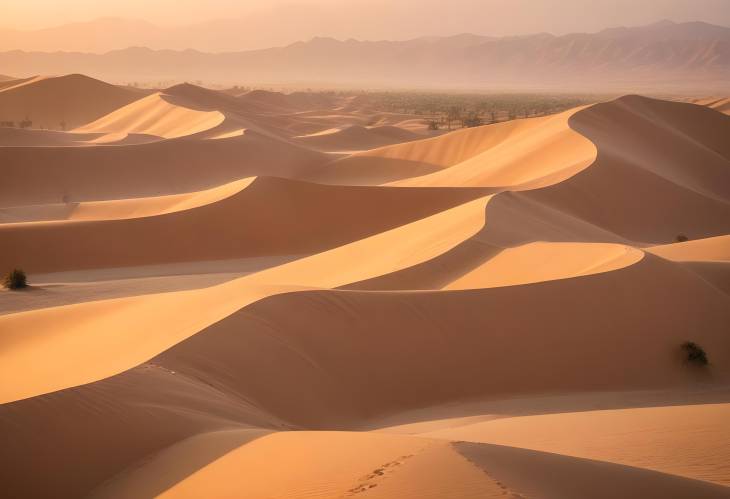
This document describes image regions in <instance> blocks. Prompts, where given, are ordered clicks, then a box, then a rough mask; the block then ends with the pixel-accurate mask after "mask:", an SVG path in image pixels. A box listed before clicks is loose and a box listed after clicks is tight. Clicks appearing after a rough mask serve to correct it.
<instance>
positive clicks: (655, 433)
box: [418, 403, 730, 485]
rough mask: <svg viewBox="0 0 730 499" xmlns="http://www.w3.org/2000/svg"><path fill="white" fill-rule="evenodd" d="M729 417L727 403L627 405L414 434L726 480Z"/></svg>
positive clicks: (500, 420)
mask: <svg viewBox="0 0 730 499" xmlns="http://www.w3.org/2000/svg"><path fill="white" fill-rule="evenodd" d="M728 416H730V404H728V403H724V404H696V405H669V406H663V407H638V408H637V407H630V408H619V409H609V410H586V411H582V412H570V411H565V412H558V413H554V414H539V415H529V416H518V417H509V416H508V417H503V418H497V419H492V420H491V421H478V422H465V423H464V424H461V425H459V424H455V425H454V426H453V427H451V428H445V429H440V430H436V431H427V432H423V433H418V435H419V436H424V437H429V438H443V439H446V440H451V441H464V440H466V441H470V442H484V443H494V444H499V445H509V446H513V447H522V448H527V449H534V450H540V451H544V452H555V453H559V454H565V455H571V456H575V457H581V458H588V459H598V460H601V461H609V462H613V463H617V464H623V465H628V466H636V467H640V468H647V469H652V470H654V471H660V472H663V473H671V474H673V475H680V476H684V477H687V478H695V479H701V480H706V481H709V482H715V483H720V484H723V485H730V480H729V478H730V477H728V476H727V471H728V465H727V463H728V462H730V448H728V446H727V445H725V444H726V442H727V441H728V439H729V438H730V427H728V425H727V424H725V421H727V418H728ZM700 425H701V427H702V431H701V432H699V431H697V428H698V426H700Z"/></svg>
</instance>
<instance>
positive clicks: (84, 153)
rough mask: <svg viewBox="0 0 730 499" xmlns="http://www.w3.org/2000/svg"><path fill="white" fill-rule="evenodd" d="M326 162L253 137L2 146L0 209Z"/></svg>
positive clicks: (141, 193) (205, 185) (182, 188)
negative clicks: (47, 145)
mask: <svg viewBox="0 0 730 499" xmlns="http://www.w3.org/2000/svg"><path fill="white" fill-rule="evenodd" d="M324 160H325V159H324V158H323V156H322V155H321V153H318V152H315V151H309V150H306V149H303V148H301V147H297V146H294V145H290V144H287V143H284V142H281V141H278V140H276V139H272V138H270V137H266V136H263V135H260V134H257V133H254V132H249V133H246V134H245V135H243V136H237V137H231V138H227V139H220V140H188V139H186V138H180V139H172V140H166V141H160V142H155V143H149V144H140V145H136V146H134V147H129V146H124V145H110V146H104V147H59V148H54V147H4V148H0V161H2V163H3V165H4V171H5V173H6V178H7V180H8V182H7V183H3V184H2V185H1V186H0V205H2V206H5V207H10V206H19V205H24V204H49V203H59V202H63V201H64V200H66V201H67V202H81V201H101V200H108V199H123V198H130V197H131V198H139V197H150V196H159V195H167V194H181V193H186V192H193V191H197V190H202V189H210V188H213V187H215V186H217V185H220V184H223V183H229V182H232V181H236V180H239V179H241V178H245V177H251V176H257V175H272V176H280V177H297V176H299V175H301V174H302V172H304V171H307V169H309V168H311V167H314V166H315V165H319V164H321V163H322V162H323V161H324ZM13 185H24V186H25V187H24V188H23V190H22V191H19V190H17V189H15V188H13V187H12V186H13Z"/></svg>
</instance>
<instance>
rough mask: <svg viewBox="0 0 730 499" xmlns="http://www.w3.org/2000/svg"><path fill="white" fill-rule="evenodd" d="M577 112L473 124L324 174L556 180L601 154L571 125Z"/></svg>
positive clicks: (479, 181)
mask: <svg viewBox="0 0 730 499" xmlns="http://www.w3.org/2000/svg"><path fill="white" fill-rule="evenodd" d="M576 112H578V110H572V111H568V112H566V113H561V114H558V115H555V116H549V117H545V118H531V119H526V120H516V121H510V122H506V123H499V124H496V125H489V126H483V127H477V128H469V129H464V130H459V131H456V132H453V133H450V134H447V135H444V136H440V137H434V138H430V139H425V140H421V141H416V142H411V143H407V144H398V145H394V146H390V147H384V148H381V149H376V150H373V151H368V152H364V153H360V154H356V155H353V156H351V157H349V158H346V159H343V160H340V161H337V162H335V163H332V164H330V165H328V166H327V168H324V169H323V170H322V171H321V173H320V177H319V178H318V179H319V180H321V181H325V182H343V183H364V184H381V183H386V182H390V181H396V180H400V179H402V180H400V181H399V182H396V183H395V184H394V185H417V186H436V185H439V186H445V185H450V186H457V185H459V186H461V185H471V186H475V185H480V186H488V187H510V186H511V187H517V186H519V185H521V184H528V185H531V186H539V185H540V184H541V183H552V182H554V181H558V180H561V179H562V178H561V177H565V176H566V175H570V174H573V173H575V172H576V171H578V170H579V169H581V168H584V167H586V166H588V165H589V164H590V163H591V162H592V160H593V159H594V158H595V147H594V146H593V144H591V142H590V141H588V140H587V139H585V138H584V137H582V136H580V135H579V134H577V133H575V132H574V131H572V130H571V129H570V127H569V126H568V119H569V118H570V117H571V116H572V115H573V114H574V113H576ZM431 172H433V173H431ZM424 173H430V174H429V175H424ZM553 177H554V178H553Z"/></svg>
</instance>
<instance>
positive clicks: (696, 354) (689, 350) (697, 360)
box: [682, 341, 709, 366]
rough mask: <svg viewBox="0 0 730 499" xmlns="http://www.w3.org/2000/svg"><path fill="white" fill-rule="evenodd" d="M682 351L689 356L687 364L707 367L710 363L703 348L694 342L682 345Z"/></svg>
mask: <svg viewBox="0 0 730 499" xmlns="http://www.w3.org/2000/svg"><path fill="white" fill-rule="evenodd" d="M682 350H684V352H685V354H686V355H687V357H686V359H687V362H689V363H691V364H696V365H699V366H706V365H707V364H708V363H709V361H708V360H707V354H706V353H705V351H704V350H703V349H702V347H701V346H699V345H698V344H697V343H695V342H693V341H686V342H684V343H682Z"/></svg>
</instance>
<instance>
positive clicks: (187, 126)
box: [74, 93, 225, 139]
mask: <svg viewBox="0 0 730 499" xmlns="http://www.w3.org/2000/svg"><path fill="white" fill-rule="evenodd" d="M224 119H225V117H224V116H223V114H221V113H220V112H218V111H198V110H195V109H191V108H189V107H185V105H184V101H183V102H176V101H175V99H171V98H170V97H168V96H165V95H164V94H161V93H155V94H152V95H148V96H147V97H145V98H143V99H140V100H139V101H137V102H134V103H132V104H129V105H128V106H125V107H122V108H120V109H117V110H116V111H114V112H112V113H110V114H108V115H106V116H104V117H103V118H100V119H98V120H96V121H94V122H93V123H89V124H87V125H84V126H82V127H80V128H77V129H76V130H74V131H75V132H77V133H99V132H105V133H125V134H129V133H138V134H139V133H141V134H145V135H154V136H157V137H162V138H166V139H172V138H175V137H181V136H184V135H193V134H195V133H199V132H202V131H205V130H209V129H211V128H214V127H216V126H218V125H220V124H221V123H222V122H223V120H224Z"/></svg>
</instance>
